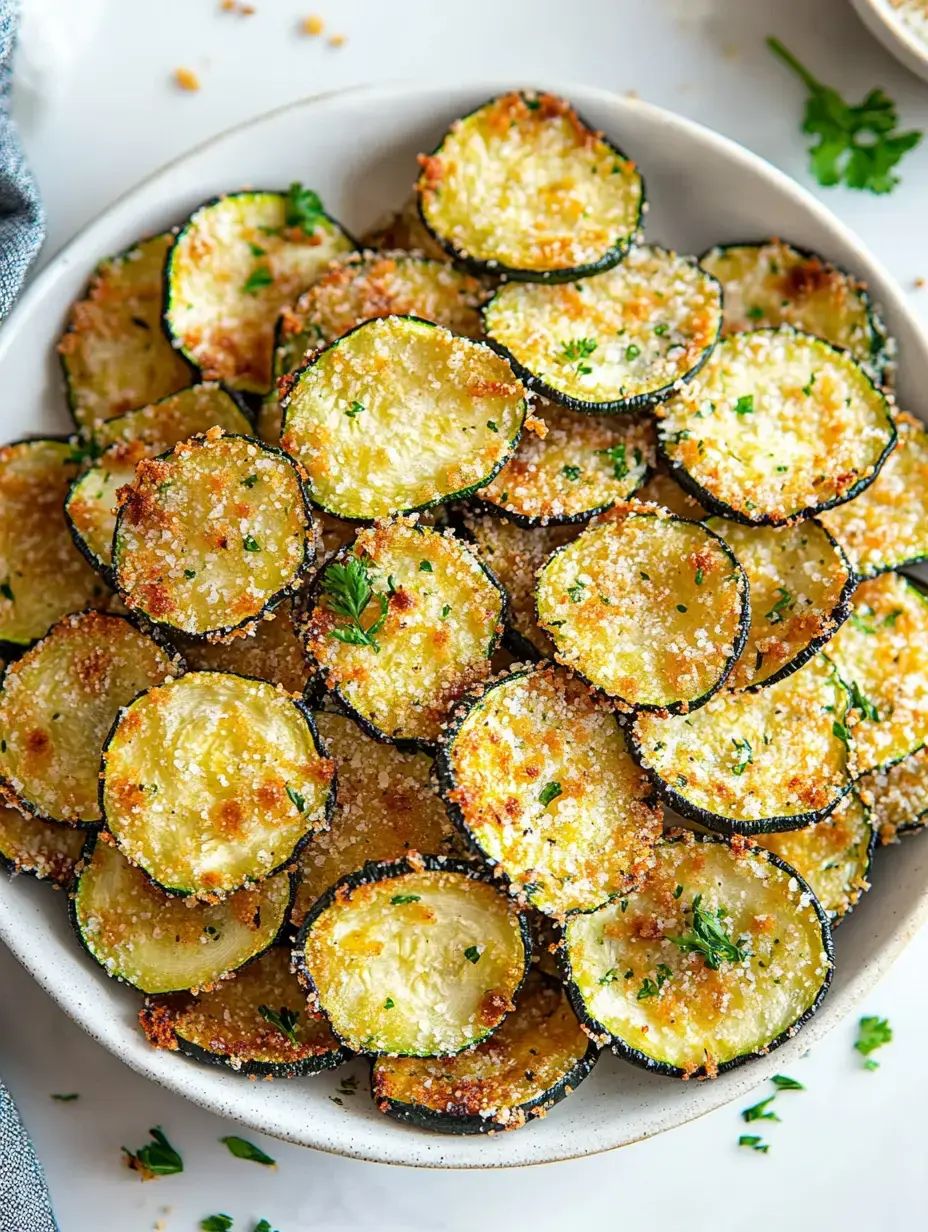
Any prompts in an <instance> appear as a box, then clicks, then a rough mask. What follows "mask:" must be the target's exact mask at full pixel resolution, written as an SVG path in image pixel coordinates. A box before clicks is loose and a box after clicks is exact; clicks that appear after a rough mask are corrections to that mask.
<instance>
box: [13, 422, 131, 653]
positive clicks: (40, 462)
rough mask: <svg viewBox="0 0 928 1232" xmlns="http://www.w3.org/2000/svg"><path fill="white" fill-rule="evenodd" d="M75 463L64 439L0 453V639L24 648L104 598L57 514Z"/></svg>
mask: <svg viewBox="0 0 928 1232" xmlns="http://www.w3.org/2000/svg"><path fill="white" fill-rule="evenodd" d="M79 463H80V454H79V451H78V448H77V446H76V445H74V444H73V443H70V442H68V441H59V440H51V439H47V438H46V439H44V440H35V441H19V442H18V443H17V444H15V445H6V446H4V447H3V448H2V449H0V642H9V643H11V644H12V645H14V646H28V645H29V643H30V642H34V641H35V640H36V639H37V638H40V637H42V636H43V635H44V634H45V633H46V632H47V630H48V629H49V627H50V626H51V625H53V624H54V623H55V621H56V620H60V619H61V617H62V616H64V615H65V614H66V613H68V612H74V611H77V610H79V609H80V608H84V607H108V606H109V604H110V602H111V601H112V595H111V594H110V591H109V588H108V587H107V586H105V585H104V584H103V582H102V581H101V580H100V578H99V577H97V575H96V573H95V572H94V571H93V569H91V567H90V565H89V564H88V563H87V561H86V560H84V558H83V556H81V554H80V552H79V551H78V550H77V548H76V547H75V546H74V541H73V540H72V538H71V535H70V532H69V529H68V523H67V521H66V520H65V516H64V502H65V498H66V497H67V495H68V488H69V487H70V485H71V483H72V481H73V479H74V477H75V475H76V474H77V471H78V466H79Z"/></svg>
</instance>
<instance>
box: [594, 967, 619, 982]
mask: <svg viewBox="0 0 928 1232" xmlns="http://www.w3.org/2000/svg"><path fill="white" fill-rule="evenodd" d="M618 978H619V972H618V968H616V967H610V968H609V970H608V971H607V972H606V974H605V975H601V976H600V977H599V982H600V984H614V983H615V982H616V980H617V979H618Z"/></svg>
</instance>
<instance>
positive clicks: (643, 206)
mask: <svg viewBox="0 0 928 1232" xmlns="http://www.w3.org/2000/svg"><path fill="white" fill-rule="evenodd" d="M519 93H521V94H522V96H523V98H524V97H526V96H527V95H539V94H542V93H544V91H542V90H521V91H519ZM501 97H503V96H501V95H497V96H496V97H494V98H490V99H487V100H486V102H483V103H481V104H480V105H479V106H477V107H474V108H473V109H472V110H471V111H469V112H468V113H467V114H466V115H464V116H461V117H460V122H462V123H463V122H464V121H466V120H469V119H470V117H471V116H473V115H476V113H477V112H478V111H482V110H483V108H484V107H488V106H490V105H491V104H492V103H495V102H498V101H499V100H500V98H501ZM575 114H577V119H578V120H579V121H580V123H581V124H583V125H585V126H586V127H587V128H592V127H593V126H592V125H590V124H589V123H588V122H587V121H586V120H585V119H584V118H583V116H581V115H580V114H579V113H575ZM447 136H448V133H447V132H446V133H445V134H444V135H443V136H442V139H441V141H440V142H439V143H438V145H437V146H436V147H435V149H434V150H432V151H431V153H430V154H429V157H430V158H435V157H437V156H439V155H440V154H441V151H442V149H443V147H444V144H445V141H446V139H447ZM601 140H602V141H604V142H605V144H606V145H607V146H608V147H609V148H610V149H611V150H612V152H613V153H614V154H615V155H616V156H617V157H618V158H620V159H621V160H622V161H623V162H627V161H629V160H628V155H627V154H624V153H623V152H622V150H620V149H619V147H618V146H617V145H616V144H615V143H614V142H612V141H610V140H609V138H608V137H606V136H605V135H602V136H601ZM638 179H639V184H640V186H641V196H640V199H639V207H638V220H637V225H636V227H635V230H634V233H633V234H632V235H630V236H628V237H627V239H625V240H623V241H620V242H619V243H618V244H616V245H615V246H614V247H613V248H611V249H610V250H609V251H608V252H607V253H605V254H604V255H603V256H602V257H601V258H600V259H599V260H598V261H592V262H590V263H588V264H586V265H577V266H574V267H573V268H572V269H562V270H546V271H534V270H522V269H514V268H512V267H511V266H508V265H501V264H499V263H496V264H488V263H487V262H485V261H480V260H477V259H475V258H473V257H470V256H468V254H467V253H464V252H461V251H459V250H458V249H457V248H456V247H455V246H454V244H453V243H452V242H451V241H450V240H446V239H444V238H443V237H442V236H441V235H439V234H438V233H437V232H436V231H434V230H433V229H432V227H431V226H430V225H429V223H428V221H427V220H426V217H425V212H424V210H423V209H422V198H421V197H420V196H419V194H418V193H417V194H416V209H417V211H418V214H419V220H420V222H421V223H422V225H423V227H425V229H426V231H427V232H428V234H429V235H430V236H431V237H432V239H433V240H434V241H435V243H436V244H437V245H438V246H439V248H441V249H443V251H444V252H446V253H447V254H448V256H449V257H450V258H451V259H452V260H453V261H454V262H455V263H456V264H458V265H462V266H463V267H464V268H465V269H467V270H469V271H470V272H471V273H472V274H476V275H477V276H478V277H486V276H487V275H488V274H489V275H491V276H494V277H502V278H505V279H507V280H509V281H512V282H574V281H576V280H577V279H578V278H588V277H589V276H590V275H591V274H602V273H604V272H605V271H606V270H609V269H612V267H613V266H614V265H618V264H619V262H620V261H621V260H622V259H623V258H624V257H625V255H626V253H627V252H628V250H629V249H630V248H631V246H632V244H633V243H634V242H635V239H636V236H637V234H639V233H640V231H641V226H642V222H643V219H644V215H645V213H646V212H647V209H648V202H647V193H646V188H645V182H644V179H643V178H642V177H641V175H640V173H639V177H638ZM501 353H502V352H501ZM506 358H509V357H508V355H507V356H506Z"/></svg>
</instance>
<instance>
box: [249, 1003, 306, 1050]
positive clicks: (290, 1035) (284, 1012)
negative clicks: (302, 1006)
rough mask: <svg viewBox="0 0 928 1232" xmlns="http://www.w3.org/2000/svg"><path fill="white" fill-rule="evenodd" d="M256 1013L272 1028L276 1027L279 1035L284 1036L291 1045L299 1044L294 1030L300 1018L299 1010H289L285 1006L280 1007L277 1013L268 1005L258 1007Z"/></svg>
mask: <svg viewBox="0 0 928 1232" xmlns="http://www.w3.org/2000/svg"><path fill="white" fill-rule="evenodd" d="M258 1013H259V1014H260V1015H261V1017H262V1018H263V1019H264V1020H265V1021H266V1022H269V1023H270V1024H271V1026H272V1027H276V1028H277V1030H278V1031H279V1032H280V1033H281V1035H285V1036H286V1037H287V1039H288V1040H289V1041H290V1043H291V1044H298V1043H299V1042H300V1041H299V1040H298V1039H297V1038H296V1029H295V1028H296V1024H297V1021H298V1020H299V1017H300V1012H299V1010H290V1009H287V1007H286V1006H285V1005H282V1006H281V1007H280V1010H279V1011H278V1010H272V1009H271V1007H270V1006H269V1005H259V1006H258Z"/></svg>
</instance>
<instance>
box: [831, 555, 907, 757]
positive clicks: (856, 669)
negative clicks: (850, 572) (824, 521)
mask: <svg viewBox="0 0 928 1232" xmlns="http://www.w3.org/2000/svg"><path fill="white" fill-rule="evenodd" d="M827 654H828V657H829V658H830V659H831V660H832V662H833V663H834V665H835V667H836V668H837V671H838V675H839V676H840V677H841V680H842V681H843V683H844V685H845V686H846V688H847V690H848V697H849V703H850V711H849V720H848V724H847V727H848V732H849V733H850V741H851V745H852V748H853V751H854V759H855V765H856V773H857V774H866V773H867V771H869V770H886V769H888V768H889V767H890V766H891V765H892V764H893V763H894V762H897V761H901V760H902V758H903V757H907V756H908V755H909V753H914V752H915V750H916V749H918V748H921V746H922V745H923V744H924V743H925V741H926V740H928V598H926V597H925V596H924V595H923V594H922V592H921V591H920V590H919V589H917V587H915V586H913V585H912V583H911V582H907V581H906V580H905V578H903V577H900V576H899V575H898V574H895V573H886V574H883V575H882V576H881V577H878V578H874V579H873V581H869V582H863V583H862V584H861V585H860V586H859V587H858V590H857V593H856V595H855V596H854V605H853V609H852V611H851V615H850V619H849V620H848V621H847V623H846V624H845V625H843V626H842V627H841V629H840V630H839V632H838V633H837V634H836V635H835V637H834V638H833V639H832V641H831V642H830V643H829V645H828V650H827Z"/></svg>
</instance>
